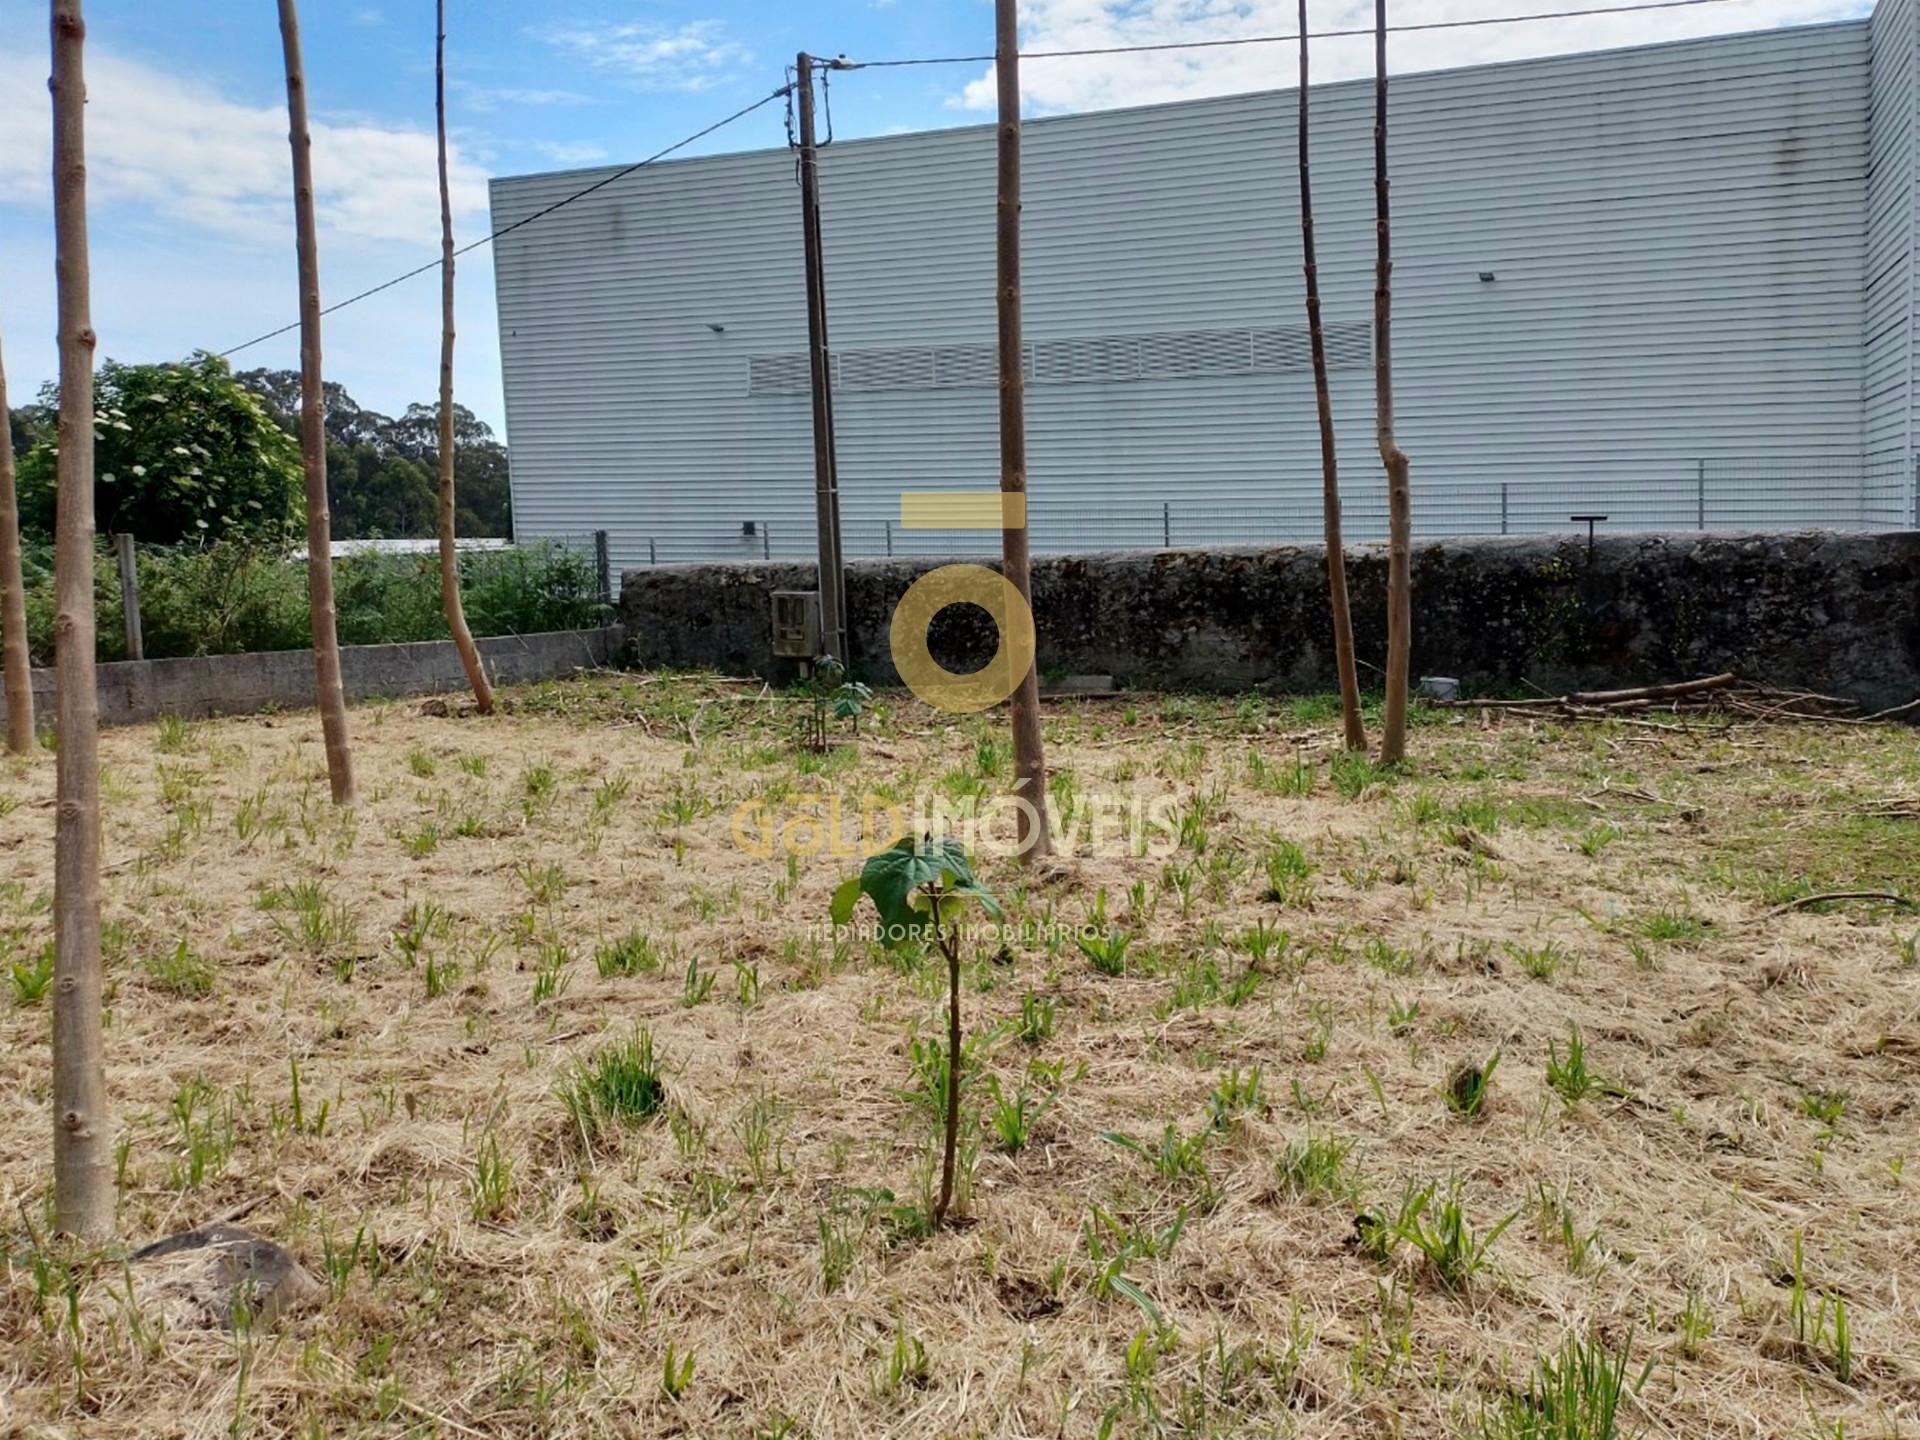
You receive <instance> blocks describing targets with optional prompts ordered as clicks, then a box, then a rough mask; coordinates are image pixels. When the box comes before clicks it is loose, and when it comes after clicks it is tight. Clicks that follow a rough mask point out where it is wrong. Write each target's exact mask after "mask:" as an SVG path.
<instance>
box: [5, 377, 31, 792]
mask: <svg viewBox="0 0 1920 1440" xmlns="http://www.w3.org/2000/svg"><path fill="white" fill-rule="evenodd" d="M10 413H11V412H9V411H8V409H7V370H6V364H5V362H4V361H0V669H3V670H4V672H5V684H6V688H5V694H6V697H7V749H9V750H11V751H12V752H13V753H14V754H16V755H25V754H27V753H28V752H29V751H31V750H32V749H33V671H32V670H31V668H29V664H28V660H27V582H26V578H25V576H24V574H23V573H22V569H21V564H20V505H19V499H18V496H17V495H16V493H15V491H14V487H13V436H12V434H11V433H10V431H11V428H12V427H11V426H10V424H9V423H8V416H9V414H10Z"/></svg>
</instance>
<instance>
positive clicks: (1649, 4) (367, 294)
mask: <svg viewBox="0 0 1920 1440" xmlns="http://www.w3.org/2000/svg"><path fill="white" fill-rule="evenodd" d="M1733 3H1736V0H1634V3H1632V4H1628V5H1601V6H1594V7H1590V8H1586V9H1579V10H1546V11H1536V12H1533V13H1531V14H1526V15H1488V16H1482V17H1479V18H1475V19H1466V20H1428V21H1423V22H1416V23H1414V24H1410V25H1389V26H1388V27H1387V29H1388V32H1389V33H1392V34H1407V33H1411V32H1414V31H1423V30H1463V29H1469V28H1472V27H1476V26H1483V25H1513V24H1518V23H1521V22H1523V21H1532V20H1579V19H1588V18H1592V17H1594V16H1600V15H1624V14H1631V13H1633V12H1636V11H1646V10H1685V9H1691V8H1693V7H1694V6H1697V5H1727V4H1733ZM1373 33H1374V31H1373V29H1372V27H1371V26H1365V27H1357V28H1354V29H1348V30H1311V31H1308V32H1307V36H1306V38H1307V39H1310V40H1338V39H1350V38H1354V37H1358V36H1369V35H1372V34H1373ZM1300 38H1301V37H1300V36H1299V35H1298V34H1294V35H1238V36H1234V37H1231V38H1228V39H1220V40H1169V41H1164V42H1161V43H1158V44H1147V45H1103V46H1095V47H1090V48H1086V49H1078V50H1023V51H1022V52H1021V57H1020V58H1021V59H1023V60H1068V59H1074V58H1077V57H1081V56H1093V55H1142V54H1152V53H1154V52H1159V51H1168V50H1215V49H1220V48H1223V47H1226V46H1229V45H1278V44H1287V43H1292V42H1294V41H1297V40H1299V39H1300ZM993 58H994V57H993V56H992V55H938V56H933V55H928V56H911V57H903V58H899V59H892V60H848V59H846V58H845V57H844V56H842V57H840V58H838V59H834V60H828V59H825V58H821V59H819V60H817V61H816V63H817V64H818V65H819V66H820V67H821V68H822V69H834V70H882V69H893V68H897V67H900V66H907V65H979V64H985V63H990V62H991V61H992V60H993ZM791 90H792V86H791V85H782V86H781V87H780V88H779V89H777V90H774V91H771V92H769V93H768V94H766V95H763V96H761V97H760V98H759V99H758V100H755V101H754V102H753V103H752V104H750V105H744V106H742V107H741V108H740V109H738V110H736V111H734V112H733V113H732V114H731V115H728V116H725V117H724V118H722V119H719V120H716V121H714V122H713V124H711V125H709V126H707V127H706V128H705V129H702V130H696V131H695V132H694V133H693V134H691V135H688V136H687V137H685V138H684V139H681V140H676V141H675V142H674V143H673V144H671V145H669V146H667V147H666V148H665V149H663V150H656V151H655V152H654V153H653V154H651V155H649V156H647V157H646V159H644V160H637V161H635V162H634V163H633V164H631V165H628V166H625V167H624V168H622V169H619V170H616V171H614V172H613V173H612V174H611V175H606V176H603V177H602V178H600V179H598V180H596V181H594V182H593V184H591V185H588V186H586V187H585V188H583V189H580V190H576V191H575V192H574V193H573V194H571V195H567V196H564V197H562V198H561V199H559V200H556V201H554V202H553V204H551V205H548V206H545V207H544V208H542V209H539V210H536V211H534V212H533V213H532V214H531V215H526V216H522V217H521V218H520V219H518V220H516V221H514V222H513V223H512V224H511V225H503V226H501V227H500V228H499V229H498V230H495V231H492V232H490V233H489V234H486V235H483V236H482V237H481V238H480V239H478V240H473V241H469V242H468V243H467V244H465V245H462V246H461V247H460V248H459V249H458V250H455V251H454V252H453V253H454V254H455V255H456V256H459V255H465V254H467V253H468V252H469V251H472V250H478V249H479V248H480V247H481V246H483V245H491V244H492V243H493V242H494V241H496V240H498V239H500V237H501V236H503V235H509V234H511V233H512V232H513V231H515V230H518V229H520V228H521V227H522V226H523V225H531V224H532V223H533V222H534V221H536V220H539V219H543V218H544V217H546V216H548V215H551V214H553V212H554V211H556V210H560V209H563V208H565V207H566V206H568V205H571V204H573V203H574V201H576V200H582V199H585V198H586V197H587V196H589V195H591V194H593V193H594V192H595V191H597V190H603V189H605V188H606V187H607V186H609V185H612V184H614V183H615V182H616V181H619V180H624V179H626V177H627V176H629V175H631V174H633V173H634V172H635V171H638V170H644V169H646V167H647V166H649V165H652V164H654V163H655V162H657V161H660V160H664V159H666V158H667V156H669V155H672V154H674V153H675V152H676V151H680V150H684V149H686V147H687V146H689V145H692V144H694V143H695V142H697V141H700V140H704V139H705V138H706V137H707V136H709V135H711V134H713V133H714V132H715V131H716V130H722V129H725V128H726V127H727V126H728V125H731V124H733V122H734V121H736V120H741V119H744V118H745V117H746V116H748V115H751V114H752V113H753V112H754V111H756V110H758V109H760V107H761V106H763V105H768V104H771V103H772V102H773V101H775V100H778V99H781V98H783V97H784V96H786V95H787V94H789V93H790V91H791ZM440 265H441V262H440V261H439V260H438V259H435V260H429V261H427V262H426V263H425V264H422V265H416V266H415V267H414V268H413V269H411V270H408V271H406V272H405V273H404V274H400V275H395V276H394V277H393V278H392V279H390V280H383V281H381V282H380V283H379V284H378V285H374V286H370V287H369V288H367V289H365V290H362V291H360V292H359V293H358V294H355V295H349V296H348V297H347V298H346V299H344V300H336V301H334V303H333V304H331V305H328V306H326V307H325V308H324V309H322V310H321V312H320V313H321V314H322V315H331V314H333V313H334V312H335V311H336V310H344V309H346V308H347V307H348V306H349V305H357V304H359V303H360V302H361V301H362V300H366V299H370V298H371V297H373V296H375V295H378V294H380V293H381V292H382V291H384V290H391V289H392V288H393V287H394V286H396V285H402V284H405V283H406V282H407V281H409V280H412V279H414V278H415V277H416V276H420V275H425V274H427V273H428V272H429V271H433V270H438V269H439V268H440ZM299 328H300V322H299V321H297V320H295V321H293V322H291V323H290V324H286V325H282V326H280V327H279V328H278V329H275V330H269V331H267V332H266V333H265V334H263V335H256V336H254V337H253V338H252V339H251V340H243V341H242V342H241V343H240V344H238V345H234V346H232V347H230V348H228V349H226V350H222V351H220V352H219V354H220V356H221V358H223V359H224V358H226V357H228V356H231V355H237V354H239V353H240V352H241V351H242V350H249V349H251V348H252V347H254V346H255V345H259V344H263V343H264V342H266V341H268V340H272V339H275V338H277V337H279V336H281V335H285V334H287V333H289V332H290V331H294V330H298V329H299Z"/></svg>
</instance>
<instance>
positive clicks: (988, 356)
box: [933, 345, 1000, 390]
mask: <svg viewBox="0 0 1920 1440" xmlns="http://www.w3.org/2000/svg"><path fill="white" fill-rule="evenodd" d="M933 383H934V385H935V386H937V387H938V388H940V389H942V390H978V389H992V388H993V387H994V386H996V385H998V384H999V383H1000V356H999V352H998V351H997V350H996V349H995V348H994V347H993V346H991V345H942V346H940V347H938V348H937V349H936V350H935V351H934V352H933Z"/></svg>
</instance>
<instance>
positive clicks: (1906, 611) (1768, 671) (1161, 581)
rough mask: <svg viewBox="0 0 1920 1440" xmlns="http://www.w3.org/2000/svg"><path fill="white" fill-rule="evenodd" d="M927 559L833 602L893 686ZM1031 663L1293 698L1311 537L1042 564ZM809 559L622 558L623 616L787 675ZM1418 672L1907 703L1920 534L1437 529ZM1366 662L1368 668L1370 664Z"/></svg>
mask: <svg viewBox="0 0 1920 1440" xmlns="http://www.w3.org/2000/svg"><path fill="white" fill-rule="evenodd" d="M934 563H937V562H929V561H921V560H912V561H908V560H895V561H862V562H858V563H855V564H854V565H852V566H851V567H850V570H849V574H848V578H847V599H848V609H849V612H850V624H851V631H852V642H851V643H852V648H853V651H854V655H853V660H854V666H855V669H856V670H857V671H862V672H865V673H867V674H868V675H870V676H872V677H874V678H877V679H881V680H889V679H891V678H892V677H893V671H892V666H891V662H890V660H889V659H888V649H887V644H888V641H887V634H888V626H889V624H890V621H891V617H892V612H893V607H894V604H895V602H896V601H897V600H898V598H899V597H900V595H901V594H902V593H903V592H904V591H905V589H906V587H907V586H908V585H909V584H910V583H912V581H913V579H914V578H915V577H916V576H917V575H918V574H920V573H921V572H922V571H924V570H926V569H928V568H931V565H932V564H934ZM1348 567H1349V568H1348V575H1349V578H1350V581H1351V584H1352V587H1353V597H1354V623H1355V627H1356V630H1357V634H1358V648H1359V654H1360V657H1361V658H1362V659H1363V660H1366V661H1371V662H1372V663H1373V664H1375V665H1378V664H1381V663H1383V661H1384V659H1385V654H1386V603H1385V580H1386V553H1385V550H1384V548H1383V547H1377V546H1374V547H1366V548H1363V549H1355V550H1354V551H1353V552H1352V553H1351V555H1350V557H1349V560H1348ZM1033 584H1034V609H1035V612H1036V619H1037V620H1038V623H1039V632H1040V667H1041V673H1042V675H1043V676H1048V675H1057V674H1063V673H1087V672H1094V673H1110V674H1112V675H1114V676H1116V677H1117V678H1118V679H1120V680H1121V681H1123V682H1125V683H1128V684H1132V685H1136V686H1172V687H1179V686H1189V687H1197V688H1204V689H1237V688H1241V687H1247V686H1254V685H1264V686H1272V687H1275V688H1280V689H1287V690H1303V689H1316V690H1317V689H1329V688H1332V686H1333V685H1334V683H1335V680H1334V673H1333V664H1332V653H1331V628H1330V621H1329V619H1328V610H1327V595H1326V580H1325V559H1324V551H1323V550H1321V549H1320V548H1318V547H1312V546H1302V547H1287V548H1277V549H1259V550H1254V549H1248V550H1209V551H1168V552H1160V553H1154V554H1138V553H1107V554H1098V555H1079V556H1062V557H1056V558H1050V559H1044V560H1038V561H1036V562H1035V563H1034V567H1033ZM813 585H814V579H813V567H811V566H808V565H799V564H794V565H786V564H780V563H778V562H776V563H773V564H757V565H671V566H658V567H651V566H650V567H646V568H642V569H637V570H629V571H627V572H626V575H625V577H624V584H623V589H622V596H621V614H622V619H623V620H624V621H625V623H626V627H627V633H628V634H629V635H630V636H632V637H633V642H634V648H635V659H636V660H637V661H638V662H639V663H640V664H643V665H652V664H658V665H699V666H718V667H720V668H721V669H725V670H731V671H734V672H736V673H738V672H741V671H754V672H758V673H763V674H767V675H769V676H780V675H784V674H788V673H791V671H790V668H783V667H787V666H789V665H790V662H776V661H775V660H774V659H773V658H772V655H771V651H770V626H769V615H768V611H769V602H768V598H767V596H768V592H769V591H772V590H787V589H793V590H802V589H811V588H813ZM1414 615H1415V635H1414V667H1415V673H1416V674H1442V675H1454V676H1458V677H1460V678H1461V679H1462V680H1463V681H1464V682H1465V683H1466V684H1467V685H1468V686H1469V687H1472V688H1478V689H1485V688H1487V687H1493V686H1511V685H1517V684H1519V683H1521V682H1522V681H1530V682H1532V683H1534V684H1537V685H1542V686H1545V687H1546V688H1547V689H1549V690H1553V691H1559V690H1563V689H1566V688H1570V687H1575V686H1593V685H1607V684H1615V683H1617V684H1631V683H1634V682H1641V681H1658V680H1675V679H1685V678H1689V677H1692V676H1696V675H1702V674H1707V673H1711V672H1715V671H1719V670H1737V671H1739V672H1740V673H1741V674H1743V675H1745V676H1748V677H1749V678H1752V679H1755V680H1765V681H1772V682H1775V683H1779V684H1787V685H1804V686H1807V687H1809V688H1813V689H1818V690H1822V691H1829V692H1834V693H1838V694H1843V695H1848V696H1852V697H1856V698H1858V699H1860V700H1862V701H1863V702H1865V703H1866V704H1868V705H1872V706H1880V705H1892V704H1896V703H1899V702H1902V701H1905V700H1910V699H1913V698H1914V697H1915V696H1920V533H1912V532H1901V533H1882V534H1841V533H1833V532H1800V533H1793V534H1770V535H1725V536H1722V535H1699V534H1677V535H1645V536H1621V537H1614V538H1606V537H1602V538H1601V539H1600V540H1599V541H1598V543H1597V544H1596V545H1595V547H1594V549H1593V552H1592V554H1591V557H1589V554H1588V550H1587V545H1586V541H1585V540H1584V539H1579V540H1571V539H1558V538H1545V537H1543V538H1532V539H1510V540H1465V541H1448V542H1445V543H1440V544H1428V545H1424V546H1420V547H1417V548H1416V550H1415V554H1414ZM994 638H995V637H994V633H993V627H992V622H991V620H990V619H988V618H987V616H986V615H985V612H983V611H977V610H969V609H967V608H963V607H953V608H951V609H949V610H947V611H945V612H943V613H942V615H941V617H940V618H939V619H937V620H936V622H935V625H934V629H933V640H932V644H933V650H934V654H935V656H936V658H938V659H939V660H941V662H942V663H944V664H945V665H947V666H948V667H949V668H951V669H954V670H957V671H965V670H969V669H973V668H977V667H978V666H979V665H981V664H983V663H984V662H985V660H986V658H987V656H988V654H989V653H990V652H991V650H992V648H993V644H994ZM1375 673H1376V674H1377V672H1375Z"/></svg>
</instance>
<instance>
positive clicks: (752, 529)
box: [740, 520, 760, 540]
mask: <svg viewBox="0 0 1920 1440" xmlns="http://www.w3.org/2000/svg"><path fill="white" fill-rule="evenodd" d="M759 533H760V529H759V527H758V526H757V525H755V524H754V522H753V521H751V520H742V521H741V522H740V538H741V539H742V540H751V539H752V538H753V537H754V536H756V535H758V534H759Z"/></svg>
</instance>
